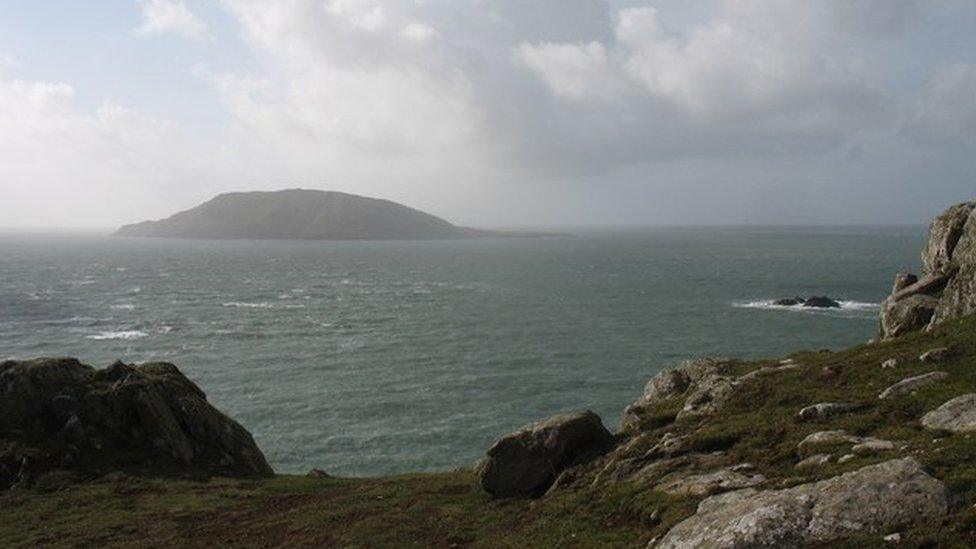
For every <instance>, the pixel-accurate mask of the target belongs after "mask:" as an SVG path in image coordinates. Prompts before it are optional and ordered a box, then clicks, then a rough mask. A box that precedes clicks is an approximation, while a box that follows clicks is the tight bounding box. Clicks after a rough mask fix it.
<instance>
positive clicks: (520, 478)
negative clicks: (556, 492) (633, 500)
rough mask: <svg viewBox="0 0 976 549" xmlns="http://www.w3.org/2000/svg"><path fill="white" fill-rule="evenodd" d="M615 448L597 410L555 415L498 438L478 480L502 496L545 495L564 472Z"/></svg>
mask: <svg viewBox="0 0 976 549" xmlns="http://www.w3.org/2000/svg"><path fill="white" fill-rule="evenodd" d="M612 444H613V435H611V434H610V432H609V431H607V430H606V428H604V427H603V423H602V422H601V421H600V417H599V416H597V415H596V414H594V413H593V412H590V411H588V410H587V411H585V412H578V413H572V414H561V415H557V416H553V417H551V418H549V419H546V420H543V421H540V422H537V423H532V424H530V425H527V426H525V427H523V428H522V429H520V430H518V431H516V432H514V433H512V434H510V435H506V436H504V437H502V438H500V439H498V440H497V441H496V442H495V443H494V444H493V445H492V446H491V448H489V449H488V452H487V455H486V457H485V458H484V459H483V460H482V461H481V462H480V463H479V464H478V466H477V473H478V479H479V481H480V483H481V487H482V488H483V489H484V490H485V491H486V492H488V493H489V494H492V495H494V496H497V497H508V496H520V495H539V494H541V493H543V492H544V491H545V490H546V488H548V487H549V485H551V484H552V483H553V481H554V480H555V479H556V476H557V475H558V474H559V473H560V472H561V471H562V470H564V469H566V468H568V467H571V466H573V465H577V464H579V463H583V462H586V461H588V460H591V459H593V458H596V457H599V456H600V455H602V454H604V453H606V452H607V450H609V449H610V447H611V445H612Z"/></svg>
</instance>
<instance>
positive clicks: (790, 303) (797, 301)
mask: <svg viewBox="0 0 976 549" xmlns="http://www.w3.org/2000/svg"><path fill="white" fill-rule="evenodd" d="M805 301H806V300H805V299H803V298H802V297H782V298H780V299H776V300H773V305H776V306H779V307H795V306H797V305H803V303H804V302H805Z"/></svg>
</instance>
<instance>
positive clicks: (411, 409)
mask: <svg viewBox="0 0 976 549" xmlns="http://www.w3.org/2000/svg"><path fill="white" fill-rule="evenodd" d="M574 232H575V233H576V234H575V236H574V237H572V238H530V239H494V238H492V239H479V240H449V241H430V242H388V241H384V242H316V241H247V240H241V241H209V240H201V241H186V240H166V239H129V238H118V237H112V238H110V237H100V236H99V237H95V236H84V235H47V236H44V235H27V234H9V233H6V234H3V235H2V236H0V257H3V261H0V354H2V355H3V356H4V357H22V358H23V357H33V356H42V355H55V356H63V355H67V356H77V357H79V358H81V359H83V361H84V362H86V363H89V364H93V365H98V366H106V365H108V364H109V363H110V362H112V361H113V360H115V359H116V358H123V359H125V360H126V361H128V362H136V361H143V360H151V359H163V360H171V361H173V362H176V363H178V364H179V366H180V368H181V369H182V370H183V371H184V372H185V373H186V374H187V375H188V376H189V377H190V378H191V379H193V380H194V381H195V382H197V383H198V384H199V385H200V386H201V387H203V388H204V389H205V390H206V392H207V394H208V396H209V399H210V401H211V402H212V403H214V405H215V406H217V407H218V408H220V409H221V410H223V411H225V412H226V413H228V415H230V416H231V417H233V418H235V419H237V420H238V421H240V422H241V423H242V424H243V425H244V426H246V427H247V428H248V430H250V431H251V432H252V433H253V434H254V437H255V439H256V441H257V442H258V445H259V446H260V447H261V448H262V450H263V451H264V452H265V454H266V456H267V457H268V460H269V462H271V464H272V465H273V466H274V467H275V469H276V470H278V471H283V472H300V471H304V470H307V469H308V468H309V467H311V466H318V467H322V468H325V469H326V470H328V471H329V472H331V473H336V474H343V475H367V474H379V473H385V472H406V471H418V470H443V469H447V468H451V467H455V466H459V465H468V464H470V463H471V462H472V460H473V459H475V458H476V457H477V456H478V455H479V454H480V453H481V452H482V451H483V450H484V448H486V447H487V446H488V445H489V443H490V442H491V441H492V440H493V439H494V438H495V437H497V436H498V435H499V434H500V433H503V432H507V431H509V430H511V429H513V428H515V427H517V426H518V425H521V424H524V423H526V422H528V421H531V420H534V419H538V418H540V417H544V416H547V415H549V414H552V413H555V412H559V411H564V410H567V409H581V408H591V409H593V410H595V411H597V412H598V413H599V414H600V415H601V416H602V417H603V418H604V420H605V422H606V423H607V424H608V426H611V427H612V426H613V425H614V424H615V423H616V418H617V416H618V414H619V411H620V410H621V409H622V408H623V407H624V405H625V404H627V403H629V402H632V401H633V400H634V397H635V396H636V394H637V393H638V392H639V390H640V387H641V386H642V385H643V383H644V382H645V381H646V380H647V379H648V378H649V377H650V376H651V375H652V374H654V373H655V372H656V371H658V370H659V369H660V368H662V367H664V366H666V365H670V364H674V363H676V362H677V361H679V360H680V359H684V358H688V357H691V356H696V355H703V354H722V355H732V356H744V357H757V356H772V355H777V354H785V353H787V352H790V351H793V350H796V349H798V348H806V349H814V350H815V349H820V348H839V347H843V346H845V345H849V344H856V343H860V342H863V341H865V340H867V339H868V338H870V337H872V336H873V335H874V333H875V331H876V327H877V310H876V308H875V307H874V305H872V304H877V303H879V302H880V301H881V300H882V299H883V298H884V297H885V295H886V294H887V293H888V291H889V290H890V284H889V279H890V274H891V273H892V272H896V271H899V270H905V269H907V268H911V267H914V266H916V265H917V264H918V250H919V248H920V246H921V242H922V239H923V235H924V228H922V227H907V228H884V229H866V228H854V229H850V228H836V229H823V228H820V229H801V228H797V229H745V228H738V229H715V228H702V229H660V230H647V231H627V232H624V231H599V232H595V231H574ZM820 294H826V295H829V296H832V297H834V298H837V299H841V300H843V301H844V302H845V304H846V306H845V307H843V308H841V309H839V310H826V311H809V310H764V305H763V304H766V303H768V302H769V301H771V300H773V299H775V298H778V297H784V296H793V295H804V296H806V295H820ZM754 307H758V308H754Z"/></svg>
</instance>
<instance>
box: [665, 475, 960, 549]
mask: <svg viewBox="0 0 976 549" xmlns="http://www.w3.org/2000/svg"><path fill="white" fill-rule="evenodd" d="M713 498H722V500H721V501H720V502H719V504H713V503H711V501H710V500H712V499H713ZM713 498H709V499H706V500H705V501H703V502H702V503H701V504H700V505H699V511H698V513H696V514H695V515H693V516H692V517H690V518H688V519H686V520H684V521H683V522H681V523H679V524H677V525H676V526H675V527H673V528H672V529H671V530H670V531H669V532H668V533H667V534H666V535H665V536H664V538H663V539H662V540H661V542H660V544H659V545H657V547H658V548H668V549H679V548H681V549H685V548H692V547H708V548H729V549H733V548H753V547H798V546H802V545H805V544H812V543H823V542H829V541H832V540H839V539H842V538H845V537H848V536H851V535H856V534H864V533H881V532H884V531H885V530H887V529H888V528H893V527H901V526H905V525H911V524H924V523H926V522H929V521H932V520H937V519H939V518H941V517H942V516H944V515H945V514H946V513H947V512H948V494H947V491H946V487H945V485H944V484H943V483H942V482H941V481H939V480H937V479H935V478H932V477H931V476H929V475H928V474H927V473H926V472H925V471H923V470H922V468H921V466H920V465H919V464H918V462H916V461H915V460H914V459H911V458H906V459H896V460H891V461H886V462H883V463H879V464H877V465H871V466H868V467H864V468H862V469H859V470H857V471H854V472H851V473H847V474H844V475H840V476H837V477H834V478H830V479H827V480H823V481H820V482H815V483H810V484H803V485H800V486H796V487H793V488H789V489H785V490H775V491H763V492H747V493H744V494H742V495H739V494H738V492H730V493H728V494H722V495H720V496H713ZM889 531H890V530H889Z"/></svg>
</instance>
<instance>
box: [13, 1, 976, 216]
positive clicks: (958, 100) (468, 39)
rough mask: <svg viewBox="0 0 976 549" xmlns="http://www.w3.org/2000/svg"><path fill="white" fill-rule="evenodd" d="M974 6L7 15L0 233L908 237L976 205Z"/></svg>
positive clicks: (20, 7) (394, 5) (208, 9)
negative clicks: (143, 226)
mask: <svg viewBox="0 0 976 549" xmlns="http://www.w3.org/2000/svg"><path fill="white" fill-rule="evenodd" d="M974 29H976V2H973V1H972V0H958V1H953V0H924V1H923V0H920V1H912V0H858V1H856V2H852V1H850V0H820V1H810V0H725V1H722V0H703V1H689V0H658V1H649V0H647V1H641V0H626V1H624V0H610V1H607V0H602V1H601V0H399V1H384V0H274V1H272V0H219V1H218V0H99V1H98V2H78V1H76V0H45V1H43V2H39V1H37V0H0V226H7V227H10V226H106V227H107V226H112V225H115V224H120V223H124V222H132V221H138V220H142V219H146V218H158V217H165V216H167V215H169V214H171V213H173V212H174V211H177V210H180V209H186V208H188V207H191V206H194V205H196V204H197V203H199V202H201V201H203V200H206V199H208V198H210V197H212V196H213V195H215V194H217V193H219V192H223V191H228V190H253V189H279V188H292V187H305V188H319V189H329V190H342V191H347V192H353V193H358V194H365V195H369V196H376V197H383V198H390V199H393V200H397V201H400V202H403V203H405V204H408V205H410V206H414V207H417V208H420V209H424V210H427V211H430V212H432V213H435V214H437V215H440V216H442V217H445V218H447V219H449V220H451V221H454V222H458V223H462V224H467V225H481V226H529V225H532V226H538V225H592V224H596V225H623V224H637V225H660V224H739V223H744V224H822V223H855V224H873V223H921V222H925V221H926V220H928V219H929V218H930V217H931V216H932V215H933V214H934V213H936V212H938V211H940V210H941V209H942V208H943V207H944V206H945V205H947V204H949V203H953V202H958V201H961V200H963V199H967V198H972V197H976V32H974Z"/></svg>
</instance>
